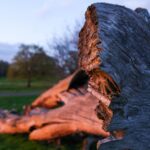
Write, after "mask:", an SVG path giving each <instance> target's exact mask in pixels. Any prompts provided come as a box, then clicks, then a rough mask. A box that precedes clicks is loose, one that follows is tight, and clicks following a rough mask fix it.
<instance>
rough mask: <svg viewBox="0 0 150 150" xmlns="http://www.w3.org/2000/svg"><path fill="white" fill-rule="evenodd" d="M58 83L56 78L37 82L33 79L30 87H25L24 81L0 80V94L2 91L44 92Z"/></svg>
mask: <svg viewBox="0 0 150 150" xmlns="http://www.w3.org/2000/svg"><path fill="white" fill-rule="evenodd" d="M57 81H58V79H57V78H52V79H49V80H38V79H34V80H33V81H32V83H31V87H30V88H28V87H27V86H26V84H27V83H26V80H9V79H7V78H0V92H3V91H11V92H18V91H27V92H28V91H37V90H39V91H40V90H45V89H47V88H49V87H51V86H52V85H53V84H54V83H56V82H57Z"/></svg>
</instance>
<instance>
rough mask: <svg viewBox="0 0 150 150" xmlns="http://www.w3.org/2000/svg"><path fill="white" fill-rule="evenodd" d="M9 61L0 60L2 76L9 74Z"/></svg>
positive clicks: (0, 74) (0, 73) (0, 75)
mask: <svg viewBox="0 0 150 150" xmlns="http://www.w3.org/2000/svg"><path fill="white" fill-rule="evenodd" d="M8 67H9V63H8V62H7V61H3V60H0V77H5V76H6V75H7V70H8Z"/></svg>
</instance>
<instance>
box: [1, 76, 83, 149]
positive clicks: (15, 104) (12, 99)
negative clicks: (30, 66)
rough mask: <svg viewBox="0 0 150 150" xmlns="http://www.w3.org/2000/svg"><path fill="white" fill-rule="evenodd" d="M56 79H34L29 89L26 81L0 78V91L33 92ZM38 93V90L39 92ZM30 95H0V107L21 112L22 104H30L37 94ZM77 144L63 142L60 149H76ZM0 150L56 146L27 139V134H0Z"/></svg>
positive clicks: (51, 147)
mask: <svg viewBox="0 0 150 150" xmlns="http://www.w3.org/2000/svg"><path fill="white" fill-rule="evenodd" d="M55 82H56V80H52V81H37V80H35V81H34V82H33V84H32V87H31V88H30V89H28V88H26V86H25V85H26V82H25V81H23V80H15V81H10V80H7V79H4V78H1V79H0V93H3V92H6V93H7V92H8V93H9V92H14V93H15V92H17V93H19V92H25V93H27V92H33V91H44V90H45V89H47V88H48V87H50V86H52V85H53V84H54V83H55ZM39 94H40V92H39ZM39 94H36V95H32V96H7V95H6V96H0V108H3V109H9V110H11V109H14V108H15V110H16V111H18V112H19V113H21V112H22V107H23V105H27V104H31V102H32V101H33V100H34V99H35V98H36V97H37V96H38V95H39ZM78 149H80V148H79V145H74V144H69V145H68V144H67V142H65V143H64V144H63V145H62V146H61V150H78ZM0 150H56V146H55V145H54V144H53V143H52V144H49V143H48V142H46V141H45V142H35V141H29V140H28V135H0Z"/></svg>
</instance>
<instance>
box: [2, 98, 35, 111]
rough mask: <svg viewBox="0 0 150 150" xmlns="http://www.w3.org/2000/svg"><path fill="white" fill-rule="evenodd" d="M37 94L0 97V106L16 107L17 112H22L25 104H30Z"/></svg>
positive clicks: (6, 107) (5, 107)
mask: <svg viewBox="0 0 150 150" xmlns="http://www.w3.org/2000/svg"><path fill="white" fill-rule="evenodd" d="M36 97H37V96H20V97H17V96H13V97H0V108H2V109H8V110H11V109H16V111H17V112H22V110H23V106H24V105H29V104H31V103H32V101H33V100H34V99H35V98H36Z"/></svg>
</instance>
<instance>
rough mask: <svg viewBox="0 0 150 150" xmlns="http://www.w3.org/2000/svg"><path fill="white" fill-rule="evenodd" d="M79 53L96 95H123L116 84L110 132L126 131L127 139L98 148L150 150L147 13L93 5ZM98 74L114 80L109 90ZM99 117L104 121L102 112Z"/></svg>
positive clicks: (149, 41) (99, 4) (119, 7)
mask: <svg viewBox="0 0 150 150" xmlns="http://www.w3.org/2000/svg"><path fill="white" fill-rule="evenodd" d="M140 10H141V11H142V12H140ZM143 11H144V13H143ZM144 14H146V16H144V17H143V15H144ZM79 49H80V53H79V65H80V67H81V68H82V69H83V70H85V71H86V72H87V74H88V75H89V76H90V82H89V85H90V89H91V88H92V91H98V92H99V93H101V94H104V95H109V96H110V97H112V96H113V95H114V91H116V92H115V94H117V93H118V91H119V89H118V88H117V86H116V84H115V82H116V83H117V85H118V86H119V87H120V89H121V94H120V96H118V97H114V98H113V102H112V104H111V108H112V109H113V112H114V116H113V120H112V122H111V124H110V126H109V131H114V130H124V131H125V133H126V134H125V137H124V139H123V140H121V141H117V142H116V141H115V142H109V143H106V144H102V145H101V146H100V149H102V150H103V149H104V150H106V149H107V150H109V149H111V150H112V149H115V150H117V149H118V150H123V149H134V150H142V149H143V150H148V149H150V144H149V140H150V126H149V122H150V117H149V116H150V111H149V109H150V107H149V106H150V101H149V97H150V92H149V91H150V87H149V84H150V72H149V67H150V59H149V58H150V22H149V14H148V13H147V11H145V10H144V9H137V10H136V11H135V12H134V11H132V10H130V9H128V8H125V7H122V6H118V5H111V4H105V3H96V4H93V5H91V6H90V7H89V8H88V10H87V12H86V22H85V25H84V27H83V29H82V30H81V32H80V41H79ZM96 70H100V71H103V72H104V73H105V74H107V77H108V78H107V79H110V77H111V78H113V80H114V82H113V81H112V80H111V79H110V80H107V82H108V83H111V84H106V86H105V84H104V83H106V81H98V80H100V79H101V78H97V77H98V76H97V77H95V75H96V73H97V71H96ZM91 72H92V73H91ZM98 74H99V76H101V74H100V73H98ZM93 79H94V80H93ZM109 81H111V82H109ZM101 84H102V87H101V88H100V85H101ZM97 85H98V86H97ZM110 87H112V88H111V89H113V90H110ZM97 113H98V115H99V116H101V110H100V109H97ZM100 118H101V117H100ZM106 141H107V140H106ZM108 141H109V140H108Z"/></svg>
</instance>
